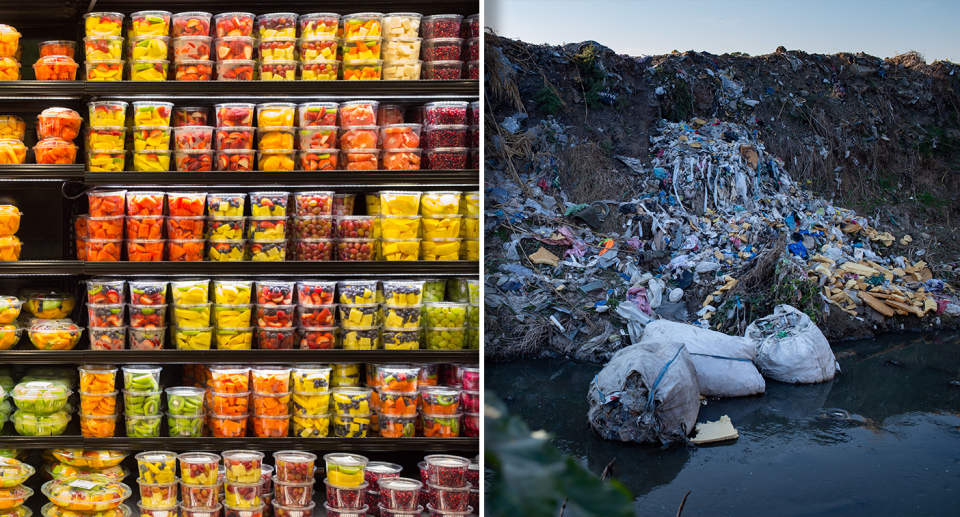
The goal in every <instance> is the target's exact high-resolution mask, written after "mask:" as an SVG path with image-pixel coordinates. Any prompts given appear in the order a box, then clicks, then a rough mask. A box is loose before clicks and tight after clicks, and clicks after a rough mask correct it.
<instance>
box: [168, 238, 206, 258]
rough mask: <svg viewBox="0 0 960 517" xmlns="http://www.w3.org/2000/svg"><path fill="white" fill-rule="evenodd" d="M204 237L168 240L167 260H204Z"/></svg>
mask: <svg viewBox="0 0 960 517" xmlns="http://www.w3.org/2000/svg"><path fill="white" fill-rule="evenodd" d="M204 242H205V241H204V239H191V240H168V241H167V242H166V247H167V260H169V261H171V262H200V261H202V260H203V247H204Z"/></svg>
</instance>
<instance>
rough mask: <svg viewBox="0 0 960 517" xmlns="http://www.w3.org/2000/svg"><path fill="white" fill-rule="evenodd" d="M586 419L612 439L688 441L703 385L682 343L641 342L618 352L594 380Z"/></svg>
mask: <svg viewBox="0 0 960 517" xmlns="http://www.w3.org/2000/svg"><path fill="white" fill-rule="evenodd" d="M587 401H588V402H589V404H590V410H589V411H588V412H587V423H588V425H589V426H590V428H591V429H593V430H594V431H596V432H597V433H599V434H600V436H602V437H603V438H604V439H607V440H619V441H623V442H641V443H644V442H647V443H664V444H667V443H671V442H674V441H678V440H685V439H686V436H687V435H688V434H690V433H691V432H692V431H693V428H694V426H695V425H696V423H697V414H698V413H699V412H700V389H699V387H698V386H697V372H696V370H695V369H694V367H693V362H691V360H690V354H689V353H688V352H687V349H686V348H685V347H684V346H683V345H682V344H675V343H669V344H662V345H661V344H637V345H631V346H628V347H626V348H624V349H622V350H620V351H619V352H617V353H616V355H614V356H613V358H611V359H610V362H609V363H607V365H606V366H604V368H603V370H601V371H600V373H598V374H597V376H596V377H595V378H594V379H593V382H591V383H590V388H589V391H588V392H587Z"/></svg>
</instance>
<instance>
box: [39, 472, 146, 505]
mask: <svg viewBox="0 0 960 517" xmlns="http://www.w3.org/2000/svg"><path fill="white" fill-rule="evenodd" d="M41 492H42V493H43V495H45V496H47V497H48V498H49V499H50V502H52V503H54V504H56V505H57V506H59V507H61V508H62V509H66V510H70V511H74V512H103V511H107V510H111V509H114V508H116V507H118V506H119V505H120V503H122V502H123V501H124V500H125V499H127V498H128V497H130V495H131V490H130V487H128V486H126V485H124V484H123V483H120V482H119V481H115V480H112V479H110V478H108V477H106V476H101V475H96V474H82V475H80V476H77V477H75V478H69V479H62V480H54V481H48V482H47V483H44V485H43V487H42V488H41Z"/></svg>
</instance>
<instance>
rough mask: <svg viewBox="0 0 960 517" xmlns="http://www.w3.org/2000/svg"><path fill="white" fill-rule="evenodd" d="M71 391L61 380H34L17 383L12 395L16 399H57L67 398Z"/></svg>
mask: <svg viewBox="0 0 960 517" xmlns="http://www.w3.org/2000/svg"><path fill="white" fill-rule="evenodd" d="M71 393H73V392H72V391H70V390H69V389H67V388H66V387H65V386H64V385H63V384H61V383H59V382H49V381H32V382H26V383H20V384H17V385H16V386H15V387H14V388H13V391H12V392H11V395H10V396H11V397H12V398H13V399H14V400H21V399H22V400H30V399H38V398H44V399H48V400H55V399H61V398H67V397H68V396H70V394H71Z"/></svg>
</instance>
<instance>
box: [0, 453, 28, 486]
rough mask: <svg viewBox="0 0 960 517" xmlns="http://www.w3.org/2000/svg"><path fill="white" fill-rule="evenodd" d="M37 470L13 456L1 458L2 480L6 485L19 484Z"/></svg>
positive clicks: (0, 479)
mask: <svg viewBox="0 0 960 517" xmlns="http://www.w3.org/2000/svg"><path fill="white" fill-rule="evenodd" d="M34 472H36V470H34V468H33V467H31V466H30V465H28V464H26V463H24V462H22V461H20V460H16V459H13V458H0V482H2V485H4V486H10V485H19V484H22V483H23V482H24V481H26V480H27V478H29V477H30V476H32V475H33V474H34Z"/></svg>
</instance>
